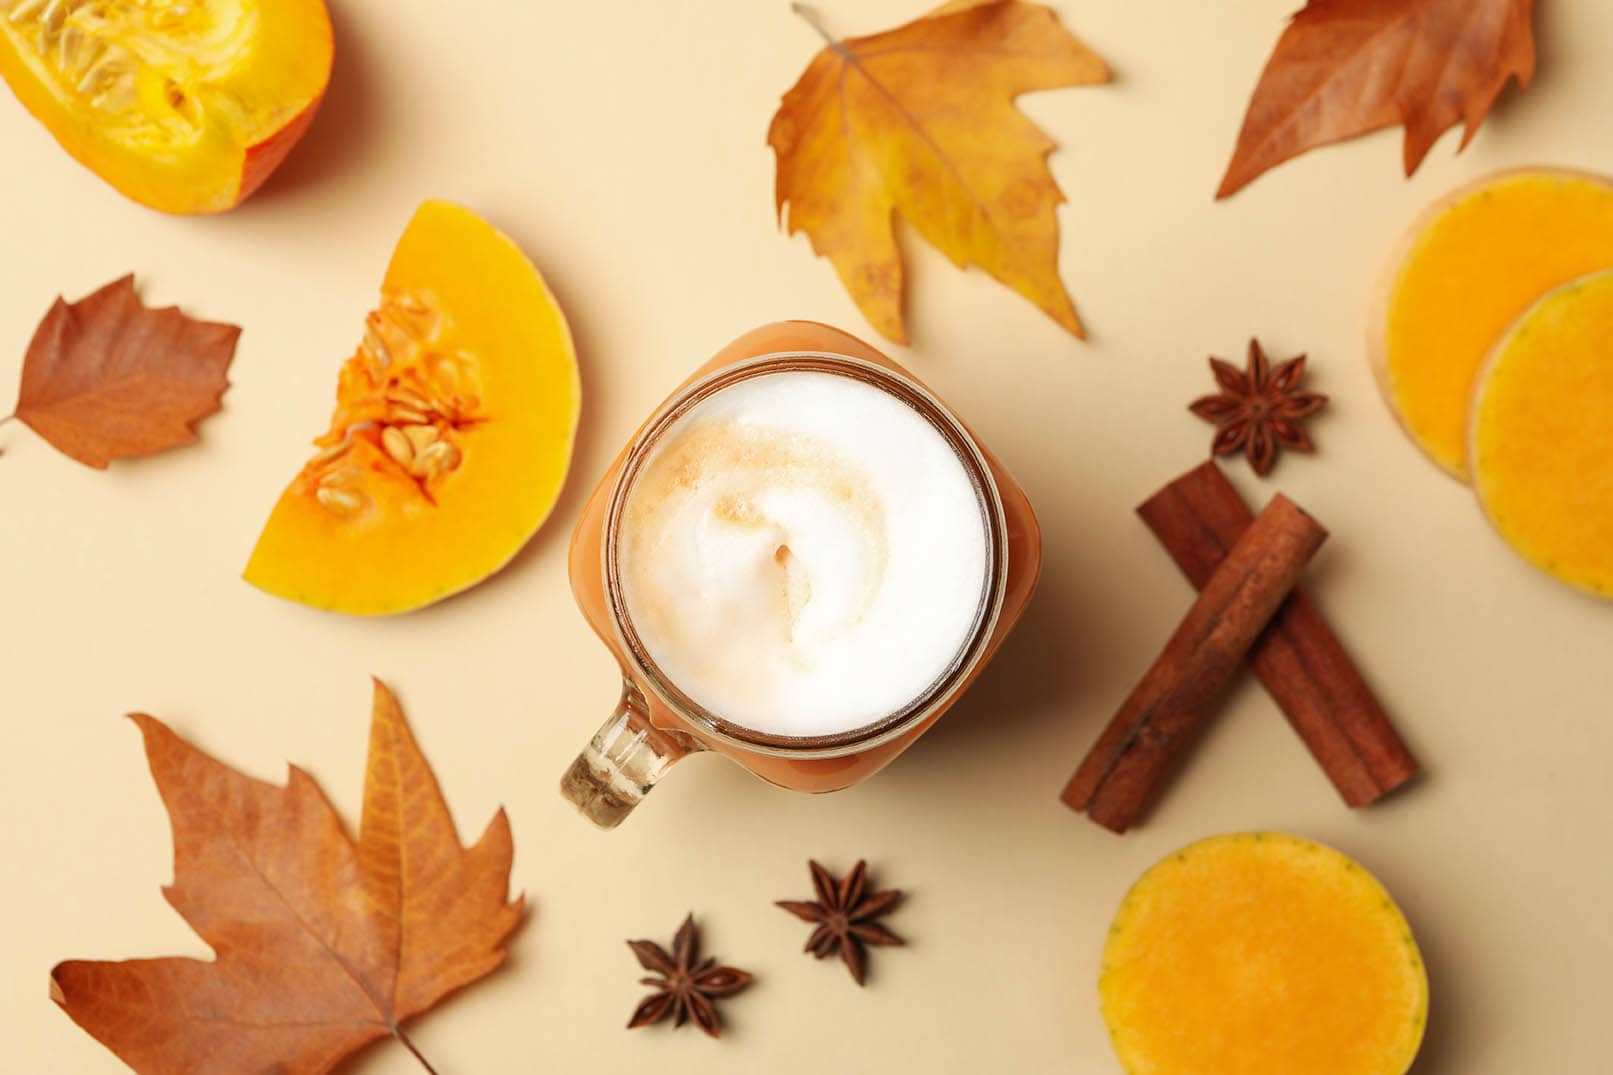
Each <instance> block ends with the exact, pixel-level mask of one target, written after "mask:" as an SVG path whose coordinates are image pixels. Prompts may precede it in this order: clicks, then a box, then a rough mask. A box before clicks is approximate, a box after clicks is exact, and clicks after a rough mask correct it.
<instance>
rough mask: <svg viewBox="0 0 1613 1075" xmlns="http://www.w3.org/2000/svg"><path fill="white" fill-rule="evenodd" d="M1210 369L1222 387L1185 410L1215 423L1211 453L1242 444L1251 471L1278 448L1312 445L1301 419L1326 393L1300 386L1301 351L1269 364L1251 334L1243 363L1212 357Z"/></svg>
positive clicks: (1265, 466) (1265, 465)
mask: <svg viewBox="0 0 1613 1075" xmlns="http://www.w3.org/2000/svg"><path fill="white" fill-rule="evenodd" d="M1210 370H1211V371H1212V372H1213V373H1214V374H1215V382H1216V384H1218V385H1220V386H1221V391H1220V392H1219V393H1217V394H1216V395H1213V396H1205V397H1204V398H1202V399H1199V400H1195V401H1194V402H1193V404H1192V406H1191V407H1190V408H1189V410H1191V411H1192V412H1193V413H1194V414H1196V415H1198V416H1199V417H1200V418H1202V419H1204V420H1205V421H1206V422H1213V423H1214V424H1215V426H1216V430H1215V440H1214V441H1212V442H1211V444H1210V452H1211V453H1212V454H1214V455H1232V454H1234V453H1235V452H1237V451H1238V450H1239V449H1242V450H1243V453H1244V454H1245V455H1247V456H1248V457H1249V465H1250V466H1252V467H1254V470H1255V473H1256V474H1261V475H1264V474H1266V473H1268V472H1269V471H1270V470H1271V467H1272V464H1273V463H1275V462H1276V461H1277V451H1278V449H1279V448H1292V449H1294V451H1296V452H1309V451H1314V450H1315V448H1316V446H1315V445H1314V444H1312V443H1311V438H1310V434H1308V433H1306V432H1305V426H1304V425H1303V424H1302V423H1303V422H1304V420H1305V419H1306V418H1309V417H1310V416H1311V415H1313V414H1315V413H1316V412H1317V411H1319V410H1321V409H1322V407H1323V405H1325V404H1326V403H1327V397H1326V396H1324V395H1320V394H1319V393H1316V392H1301V391H1299V382H1300V380H1301V378H1303V377H1304V376H1305V356H1304V355H1300V356H1299V357H1298V358H1290V359H1288V360H1287V361H1286V362H1279V363H1277V364H1276V365H1275V366H1273V365H1271V364H1270V363H1269V362H1268V361H1267V360H1266V353H1265V352H1264V351H1262V350H1261V349H1260V341H1259V340H1253V339H1251V340H1250V341H1249V365H1248V368H1247V369H1245V370H1242V371H1240V370H1238V368H1237V367H1235V366H1233V365H1232V363H1230V362H1224V361H1222V360H1221V359H1219V358H1212V359H1210Z"/></svg>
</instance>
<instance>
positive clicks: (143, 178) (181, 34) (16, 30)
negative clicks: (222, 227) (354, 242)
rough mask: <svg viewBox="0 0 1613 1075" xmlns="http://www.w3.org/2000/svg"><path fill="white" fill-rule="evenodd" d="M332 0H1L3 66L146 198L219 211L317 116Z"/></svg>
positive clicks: (18, 89) (242, 194)
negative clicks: (327, 1) (328, 5)
mask: <svg viewBox="0 0 1613 1075" xmlns="http://www.w3.org/2000/svg"><path fill="white" fill-rule="evenodd" d="M333 52H334V46H333V43H332V38H331V26H330V15H329V13H328V12H327V11H326V9H325V0H0V76H4V78H5V80H6V82H7V83H9V84H10V86H11V88H12V90H13V92H15V93H16V94H17V96H18V98H20V99H21V101H22V103H23V105H24V106H25V107H27V109H28V111H30V112H32V113H33V114H34V116H35V117H36V118H37V119H38V120H39V121H40V122H41V123H43V124H44V125H45V126H46V127H47V128H48V129H49V130H50V132H51V134H53V135H55V136H56V140H57V141H58V142H60V143H61V145H62V148H64V149H66V150H67V152H69V153H71V154H72V155H73V156H74V157H75V158H77V159H78V160H79V161H80V162H81V163H82V164H84V165H85V166H86V167H88V168H89V169H91V170H92V171H94V172H95V173H96V174H97V175H99V176H100V177H101V178H102V179H104V180H106V181H107V182H108V183H110V184H111V185H112V186H113V187H115V188H117V189H118V190H120V191H122V192H123V193H124V194H125V195H127V196H128V197H130V198H133V199H134V200H135V201H137V202H140V203H142V204H144V205H148V206H150V207H152V208H153V209H159V210H162V211H163V212H167V213H217V212H222V211H223V210H226V209H230V208H232V207H234V206H236V205H238V204H240V202H241V201H242V200H244V199H245V198H246V197H247V196H248V195H250V194H251V193H252V192H253V191H254V190H256V189H257V188H258V187H259V185H261V184H262V183H263V181H264V180H265V179H267V178H268V177H269V174H270V173H271V172H273V171H274V169H275V168H276V166H278V165H279V164H280V162H281V160H283V159H284V158H285V155H286V154H287V153H288V152H289V151H290V150H291V147H292V146H293V145H295V144H296V142H297V140H298V139H299V138H301V137H302V135H303V132H305V131H306V130H307V129H308V125H309V124H310V123H311V122H312V121H313V118H314V114H315V113H316V112H317V111H318V110H319V104H320V102H321V101H322V100H323V99H324V96H325V88H326V86H327V85H328V83H329V82H330V72H331V62H332V58H333Z"/></svg>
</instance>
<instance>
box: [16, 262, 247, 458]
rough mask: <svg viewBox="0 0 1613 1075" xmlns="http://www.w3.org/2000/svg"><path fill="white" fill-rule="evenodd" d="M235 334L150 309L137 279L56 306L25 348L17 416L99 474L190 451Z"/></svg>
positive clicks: (214, 402) (213, 403) (212, 404)
mask: <svg viewBox="0 0 1613 1075" xmlns="http://www.w3.org/2000/svg"><path fill="white" fill-rule="evenodd" d="M240 335H241V330H240V329H239V328H237V327H235V326H234V325H224V324H216V323H213V322H209V321H195V320H192V319H191V318H189V317H186V316H185V315H184V314H182V313H180V312H179V310H178V308H177V307H172V306H170V307H167V308H165V309H160V310H157V309H150V308H148V307H146V306H145V305H144V304H142V303H141V301H140V299H139V298H138V297H137V296H136V295H135V291H134V277H133V275H130V276H125V277H123V278H122V279H120V280H117V281H114V282H113V283H110V284H108V285H107V286H106V287H103V288H102V289H101V290H99V291H97V292H95V293H94V294H93V295H90V296H89V297H88V298H85V299H81V300H80V301H78V302H75V303H68V302H66V301H64V300H62V299H57V300H56V302H55V303H54V304H53V305H52V306H51V308H50V312H49V313H47V314H46V315H45V319H44V320H43V321H42V322H40V325H39V329H38V330H37V331H36V332H35V333H34V338H33V342H32V343H30V344H29V345H28V354H27V357H26V358H25V359H24V360H23V366H22V387H21V390H20V391H19V393H18V396H17V409H16V416H17V417H18V418H19V419H21V420H22V421H24V422H26V423H27V424H28V425H29V426H30V427H31V428H32V429H33V430H34V431H35V432H36V433H38V434H39V435H40V436H41V437H44V438H45V439H46V440H47V441H49V442H50V443H51V444H52V445H54V446H55V447H56V449H57V450H58V451H61V452H62V453H63V454H65V455H68V456H71V457H72V458H74V459H76V460H78V461H79V462H80V463H84V464H85V465H87V466H92V467H96V468H98V469H105V467H106V465H107V464H108V463H110V462H111V461H112V460H114V459H127V458H130V457H133V456H140V455H150V454H151V453H153V452H160V451H162V450H164V449H165V448H173V447H177V446H178V445H181V444H188V443H189V442H191V441H193V440H195V439H196V434H195V432H194V430H193V429H192V427H193V426H194V425H195V423H196V422H198V421H199V420H201V419H202V418H205V417H206V416H207V415H209V414H212V413H213V412H214V411H216V410H218V408H219V397H220V396H222V395H223V394H224V390H225V389H226V388H227V387H229V381H228V379H227V377H226V376H225V373H226V371H227V370H228V369H229V366H230V360H231V359H233V358H234V357H235V345H236V341H237V340H238V339H239V337H240Z"/></svg>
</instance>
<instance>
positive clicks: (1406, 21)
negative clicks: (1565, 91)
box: [1216, 0, 1535, 198]
mask: <svg viewBox="0 0 1613 1075" xmlns="http://www.w3.org/2000/svg"><path fill="white" fill-rule="evenodd" d="M1533 7H1534V0H1310V2H1309V3H1308V4H1307V5H1306V6H1305V9H1304V10H1303V11H1301V12H1299V13H1298V14H1296V15H1295V16H1294V18H1293V21H1292V22H1290V23H1289V24H1288V29H1287V30H1285V31H1284V32H1283V36H1282V38H1281V39H1280V40H1279V41H1278V42H1277V49H1276V51H1275V52H1273V53H1272V56H1271V60H1270V61H1269V62H1268V63H1267V64H1266V70H1265V73H1264V74H1262V75H1261V76H1260V84H1259V85H1258V86H1256V87H1255V92H1254V98H1253V99H1252V100H1251V101H1250V103H1249V114H1248V115H1247V116H1246V117H1245V118H1244V121H1243V132H1242V133H1241V134H1239V135H1238V146H1237V149H1236V150H1235V151H1234V152H1233V155H1232V163H1231V164H1230V165H1228V166H1227V174H1226V177H1225V178H1223V179H1222V180H1221V189H1220V191H1218V192H1217V194H1216V197H1218V198H1225V197H1227V196H1228V195H1230V194H1234V193H1236V192H1237V191H1239V190H1241V189H1242V188H1243V187H1244V186H1246V185H1247V184H1249V183H1250V182H1251V181H1253V180H1254V179H1255V178H1256V177H1258V176H1259V175H1261V174H1262V173H1264V172H1266V171H1267V170H1268V169H1271V168H1274V167H1276V166H1277V165H1279V164H1281V163H1282V162H1284V161H1286V160H1288V159H1289V158H1291V157H1296V156H1298V155H1299V154H1301V153H1303V152H1305V151H1306V150H1308V149H1314V148H1316V147H1317V146H1324V145H1329V144H1331V143H1333V142H1341V141H1344V140H1345V139H1348V138H1354V137H1356V136H1357V135H1361V134H1366V133H1367V132H1368V131H1375V130H1378V129H1380V128H1383V127H1393V126H1395V125H1397V124H1404V125H1405V128H1406V141H1405V166H1406V174H1407V175H1408V176H1409V175H1411V174H1412V173H1413V172H1415V171H1416V170H1417V167H1418V165H1420V164H1422V161H1423V158H1424V157H1425V156H1427V154H1428V151H1429V149H1431V148H1432V147H1433V145H1434V143H1435V142H1436V141H1437V140H1438V139H1439V136H1440V135H1442V134H1444V133H1445V132H1446V131H1448V130H1450V129H1451V128H1452V127H1454V126H1455V125H1456V124H1457V123H1465V124H1466V130H1465V131H1464V132H1463V135H1462V146H1463V148H1465V147H1466V146H1467V144H1468V142H1469V141H1471V140H1472V138H1473V135H1474V134H1475V133H1476V132H1477V131H1478V128H1479V124H1480V123H1482V122H1483V121H1484V117H1485V116H1487V115H1488V114H1489V112H1490V108H1491V106H1492V105H1494V104H1495V99H1496V97H1498V96H1499V95H1500V93H1501V90H1502V88H1503V87H1504V86H1505V85H1506V83H1507V80H1508V79H1510V78H1516V79H1517V80H1518V84H1519V85H1520V86H1527V85H1529V80H1530V79H1531V78H1533V77H1534V72H1535V42H1534V32H1533V30H1532V29H1531V26H1530V15H1531V12H1532V9H1533Z"/></svg>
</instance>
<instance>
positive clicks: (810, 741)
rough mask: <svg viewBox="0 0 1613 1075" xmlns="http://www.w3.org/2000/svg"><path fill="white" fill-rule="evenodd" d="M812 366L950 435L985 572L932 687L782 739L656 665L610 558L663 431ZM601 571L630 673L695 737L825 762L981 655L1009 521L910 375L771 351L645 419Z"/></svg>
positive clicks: (905, 718) (905, 713)
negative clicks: (879, 713) (715, 399)
mask: <svg viewBox="0 0 1613 1075" xmlns="http://www.w3.org/2000/svg"><path fill="white" fill-rule="evenodd" d="M784 372H813V373H828V374H834V375H838V376H843V377H851V378H853V379H855V380H859V381H862V382H863V383H865V384H871V385H872V386H874V387H876V388H878V389H880V390H881V391H883V392H885V393H886V394H888V395H890V396H893V397H894V398H896V399H897V400H898V401H900V402H902V403H905V404H906V405H907V406H909V407H911V408H912V409H913V410H914V411H915V412H917V413H918V415H919V416H920V417H921V418H923V419H925V421H926V422H927V423H928V424H929V425H930V426H931V427H932V428H934V429H935V430H936V431H937V432H938V433H940V434H941V436H942V437H943V438H944V439H945V440H946V441H947V443H948V445H949V446H951V447H952V449H953V451H954V452H955V453H956V454H957V456H958V460H959V462H960V463H961V464H962V465H963V467H964V470H965V471H966V472H967V473H968V475H969V480H970V484H971V485H972V486H973V487H974V489H975V494H976V498H977V501H978V503H979V506H980V509H981V516H982V520H981V521H982V523H983V524H984V526H985V530H986V535H987V543H986V545H987V547H986V557H987V562H986V572H985V579H984V584H983V585H982V587H981V596H980V602H979V605H978V606H977V608H976V610H975V615H974V620H973V622H972V624H971V626H970V630H969V634H968V637H967V639H966V641H965V642H964V643H963V645H962V646H960V647H959V649H958V652H957V653H956V654H955V655H954V656H953V658H952V659H951V660H950V661H949V662H948V663H947V665H946V666H945V667H944V668H943V669H942V670H941V671H940V672H939V673H938V674H937V676H936V677H935V678H934V679H933V680H932V681H931V682H930V684H929V685H928V686H927V687H925V688H924V690H923V691H921V692H920V693H919V695H918V696H917V697H915V698H914V699H912V700H911V701H910V702H908V703H907V704H906V705H904V706H902V707H901V708H900V709H898V710H896V711H895V712H893V713H890V714H888V715H886V716H884V717H881V718H879V719H878V720H875V721H870V722H869V723H867V724H862V725H859V726H857V727H856V728H851V729H848V730H846V731H843V732H835V733H833V734H830V735H815V736H789V735H777V734H773V733H768V732H761V731H758V730H756V729H754V728H750V727H747V726H745V725H743V724H739V723H737V722H735V721H731V720H727V719H725V718H723V717H721V716H719V715H718V714H716V713H713V712H711V711H710V710H708V709H707V708H705V707H704V706H702V705H701V704H700V703H699V702H697V701H695V700H694V699H693V698H692V697H690V696H689V695H688V694H687V693H685V692H684V691H683V690H682V689H681V688H679V687H678V686H677V684H676V683H674V682H673V680H672V678H671V677H670V676H668V675H667V674H666V673H664V672H663V671H662V670H661V668H660V667H659V666H658V665H657V664H656V663H655V660H654V658H652V657H651V656H650V654H649V652H648V650H647V648H646V647H645V646H644V644H643V642H642V641H641V639H640V638H639V636H638V632H637V630H636V629H635V628H634V626H633V620H632V617H631V615H630V614H629V613H628V609H627V601H626V598H625V595H624V593H623V591H622V586H621V578H620V572H619V565H618V563H617V538H618V534H619V532H620V530H621V522H622V513H623V510H624V508H625V505H626V502H627V498H628V494H629V493H630V491H631V490H632V487H633V484H634V482H635V480H636V479H637V477H638V475H639V471H640V469H641V468H642V466H643V464H644V463H645V462H646V460H647V459H648V458H649V456H650V455H651V453H652V452H653V451H654V449H655V446H656V445H657V444H658V443H659V441H660V439H661V436H662V434H664V433H665V432H666V431H667V430H668V429H670V428H671V427H672V425H673V424H675V423H676V422H677V421H678V420H679V419H680V418H682V417H683V416H684V415H685V414H687V413H688V412H689V411H690V410H692V409H693V408H694V407H695V406H697V405H698V404H700V403H701V402H703V401H705V400H706V399H709V398H710V397H711V396H713V395H716V394H717V393H718V392H721V391H722V390H724V389H726V388H729V387H731V386H733V385H735V384H738V383H739V382H741V381H746V380H750V379H752V378H754V377H760V376H766V375H768V374H771V373H784ZM600 568H601V571H602V573H603V578H604V589H605V597H606V601H607V603H608V605H609V608H610V613H611V623H612V626H613V628H614V630H615V634H616V640H617V641H618V642H619V643H620V651H621V652H622V653H623V654H624V655H625V656H626V657H627V659H628V660H629V661H630V662H631V663H632V666H633V667H632V671H633V672H635V673H637V674H638V675H639V676H640V677H642V679H643V681H644V682H645V683H646V684H647V685H648V686H649V687H650V688H651V689H652V690H653V691H654V693H655V694H656V695H657V696H658V698H659V699H660V701H662V702H663V703H665V704H666V705H667V706H668V707H669V708H670V709H672V710H673V712H674V713H676V714H677V715H678V716H680V717H682V718H683V719H684V720H685V721H687V722H688V723H689V724H690V725H691V726H693V727H694V728H695V729H697V730H698V731H699V732H700V733H702V734H704V735H708V736H710V737H712V738H713V739H716V740H718V741H719V742H722V743H725V744H727V745H730V746H733V747H737V748H739V749H741V750H747V751H751V752H754V753H758V754H767V755H773V756H778V757H792V758H803V759H805V758H830V757H842V756H845V755H848V754H856V753H860V752H861V751H864V750H869V749H872V748H874V747H877V746H880V745H882V744H884V743H888V742H890V741H891V740H893V739H896V738H899V737H901V736H902V735H905V734H906V733H907V732H909V731H911V730H912V729H913V728H915V727H917V726H919V725H921V724H923V723H924V722H925V721H926V720H928V719H929V718H930V717H932V716H933V715H934V714H935V713H936V712H937V711H938V710H939V709H940V708H941V707H942V706H944V705H945V704H946V703H947V702H948V701H949V700H950V699H951V697H952V695H953V694H954V693H955V692H956V690H957V688H958V687H959V686H960V685H961V684H962V683H964V682H966V681H967V680H968V678H969V676H970V675H971V674H972V673H973V672H974V670H975V669H976V668H977V667H978V666H979V664H980V662H981V661H982V659H984V657H985V654H986V650H987V649H988V647H989V645H990V641H991V638H992V635H993V634H994V633H995V631H996V628H997V621H998V619H999V618H1000V616H1001V613H1002V606H1003V601H1004V597H1005V595H1006V591H1007V579H1008V523H1007V514H1006V512H1005V510H1004V508H1003V503H1002V496H1001V493H1000V491H999V490H998V487H997V480H996V476H995V474H994V473H993V472H992V469H991V464H990V462H989V461H988V460H987V459H986V456H985V453H984V452H983V451H982V450H981V448H980V445H979V444H978V443H977V442H976V441H975V438H974V436H973V435H972V434H971V433H970V432H969V430H968V429H967V428H966V427H965V426H964V424H963V422H962V421H961V420H959V418H958V417H957V415H955V414H953V413H952V411H951V409H950V408H948V407H947V406H946V405H945V404H944V403H942V402H941V401H940V400H939V399H938V398H936V396H935V395H934V394H933V393H932V392H930V391H929V390H928V389H927V388H925V387H924V386H923V385H921V384H919V383H918V382H917V381H915V380H914V379H913V378H911V377H908V376H905V375H904V374H901V373H898V372H897V371H895V370H892V369H887V368H886V367H884V366H882V365H879V364H878V363H875V362H871V361H868V360H867V359H863V358H858V357H856V356H853V355H843V354H837V353H835V352H832V351H811V350H799V351H794V350H792V351H776V352H770V353H768V354H763V355H755V356H753V357H750V358H746V359H742V360H740V361H738V362H733V363H730V364H728V365H726V366H723V367H721V368H719V369H716V370H713V371H712V372H711V373H709V374H707V375H705V376H704V377H701V378H700V379H699V380H696V381H694V382H693V383H691V384H688V385H686V386H685V387H684V388H682V389H680V390H679V391H678V392H677V393H676V394H675V395H674V396H673V397H672V398H671V399H669V400H667V401H666V402H665V403H663V404H662V405H661V406H660V407H659V408H658V409H657V410H656V412H655V413H654V414H653V415H651V416H650V419H649V421H647V422H646V423H645V424H644V427H643V429H641V430H640V431H639V433H638V434H637V435H636V436H635V437H634V439H633V442H632V444H631V445H629V447H628V449H627V452H626V453H625V455H624V460H623V464H622V468H621V471H620V473H619V474H618V475H617V478H616V482H615V485H614V487H613V488H612V490H611V495H610V502H609V505H608V508H607V511H606V516H605V539H604V541H602V542H601V549H600Z"/></svg>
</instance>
